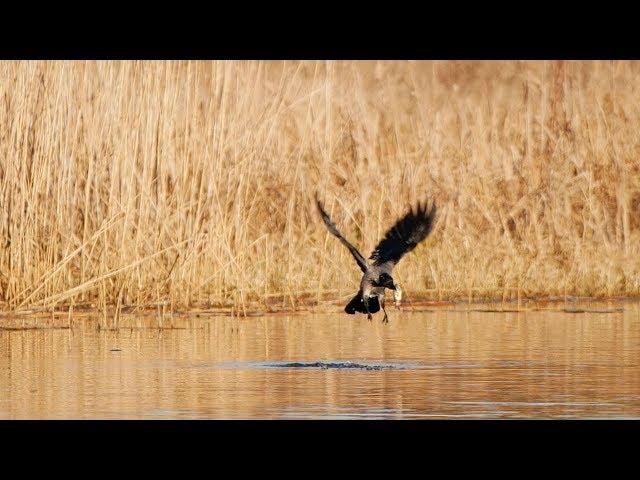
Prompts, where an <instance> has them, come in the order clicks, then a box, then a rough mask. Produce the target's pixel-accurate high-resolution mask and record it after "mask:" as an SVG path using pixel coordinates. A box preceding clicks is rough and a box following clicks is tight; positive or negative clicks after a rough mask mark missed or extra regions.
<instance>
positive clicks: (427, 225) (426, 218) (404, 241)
mask: <svg viewBox="0 0 640 480" xmlns="http://www.w3.org/2000/svg"><path fill="white" fill-rule="evenodd" d="M435 216H436V206H435V204H433V205H432V206H431V208H430V209H427V204H426V203H425V204H424V205H420V204H418V206H417V208H416V209H415V210H414V209H411V210H409V212H408V213H407V214H406V215H405V216H404V217H403V218H401V219H400V220H398V221H397V222H396V224H395V225H394V226H393V227H391V228H390V229H389V231H387V233H386V234H385V236H384V238H383V239H382V240H381V241H380V243H378V245H377V246H376V248H375V249H374V250H373V253H371V256H370V257H369V259H370V260H373V264H374V265H382V264H383V263H386V262H392V263H393V264H394V265H395V264H396V263H398V261H399V260H400V259H401V258H402V256H403V255H404V254H406V253H408V252H410V251H411V250H413V249H414V248H416V245H418V243H420V242H421V241H422V240H424V239H425V238H426V237H427V235H429V233H430V232H431V230H432V229H433V225H434V220H435Z"/></svg>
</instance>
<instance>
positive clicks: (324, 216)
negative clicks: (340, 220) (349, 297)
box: [316, 196, 369, 272]
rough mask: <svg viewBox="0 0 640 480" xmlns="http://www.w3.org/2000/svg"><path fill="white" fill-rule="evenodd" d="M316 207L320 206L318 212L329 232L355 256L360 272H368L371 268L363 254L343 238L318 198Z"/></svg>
mask: <svg viewBox="0 0 640 480" xmlns="http://www.w3.org/2000/svg"><path fill="white" fill-rule="evenodd" d="M316 205H318V211H319V212H320V216H321V217H322V220H323V221H324V224H325V225H326V226H327V228H328V229H329V231H330V232H331V233H332V234H334V235H335V236H336V237H338V239H339V240H340V241H341V242H342V244H343V245H344V246H345V247H347V248H348V249H349V251H350V252H351V255H353V258H355V259H356V262H358V266H359V267H360V270H362V271H363V272H366V271H367V270H368V268H369V265H368V264H367V261H366V260H365V259H364V257H363V256H362V254H361V253H360V252H359V251H358V249H357V248H356V247H354V246H353V245H351V243H349V241H348V240H347V239H346V238H344V237H343V236H342V234H341V233H340V231H339V230H338V228H337V227H336V224H335V223H333V221H332V220H331V217H329V214H327V212H325V210H324V207H323V206H322V202H320V200H318V197H317V196H316Z"/></svg>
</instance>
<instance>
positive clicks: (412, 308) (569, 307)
mask: <svg viewBox="0 0 640 480" xmlns="http://www.w3.org/2000/svg"><path fill="white" fill-rule="evenodd" d="M635 303H640V297H574V296H567V297H536V298H523V299H520V301H518V300H509V301H501V300H495V299H494V300H475V301H472V302H469V301H461V300H458V301H434V300H426V299H424V298H420V297H418V298H417V299H416V300H413V301H406V302H403V305H402V308H401V312H398V311H397V310H396V309H395V307H393V306H390V308H389V313H392V312H395V313H403V314H406V313H428V312H459V313H472V312H475V313H516V314H518V313H528V312H557V313H565V314H581V313H594V314H615V313H622V312H624V310H625V309H624V306H625V305H628V304H635ZM168 306H169V305H168V304H158V305H156V306H151V307H150V306H145V307H133V306H126V307H121V308H120V309H118V310H116V308H115V307H113V306H109V307H107V309H106V310H105V309H100V308H97V307H95V306H91V305H90V304H88V305H84V306H78V305H76V306H73V307H69V306H66V308H65V309H60V308H58V309H55V310H52V309H44V308H39V309H34V308H31V309H25V310H20V311H15V312H11V311H0V331H3V330H51V329H70V328H73V327H74V326H77V325H76V324H78V323H81V324H84V323H86V322H91V323H94V322H97V324H98V329H107V330H117V329H119V328H125V329H126V328H132V327H127V326H125V325H124V324H123V323H121V322H123V321H124V323H128V322H127V320H132V319H140V320H143V319H146V320H155V321H156V322H157V327H150V328H154V329H155V328H159V329H176V328H179V327H176V326H175V325H174V324H173V321H174V320H178V321H184V320H188V321H190V320H207V319H214V318H237V319H247V320H248V319H252V318H263V317H283V316H284V317H287V316H297V317H302V316H305V315H335V314H341V313H343V308H344V306H343V305H342V302H338V301H332V302H321V303H317V302H313V303H308V304H303V303H301V304H299V306H298V308H296V309H291V308H273V307H272V308H270V309H265V308H258V306H257V305H256V304H252V305H247V308H246V309H244V310H243V309H241V308H240V309H238V308H234V307H211V308H198V307H194V308H191V309H174V310H171V309H168V308H167V307H168Z"/></svg>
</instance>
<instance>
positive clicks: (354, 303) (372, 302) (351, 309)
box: [344, 291, 380, 315]
mask: <svg viewBox="0 0 640 480" xmlns="http://www.w3.org/2000/svg"><path fill="white" fill-rule="evenodd" d="M344 311H345V312H347V313H348V314H349V315H353V314H354V313H356V312H360V313H367V309H366V308H364V300H363V299H362V291H359V292H358V293H357V294H356V296H355V297H353V298H352V299H351V301H350V302H349V303H348V304H347V306H346V307H344ZM378 311H380V302H379V301H378V297H370V298H369V312H370V313H376V312H378Z"/></svg>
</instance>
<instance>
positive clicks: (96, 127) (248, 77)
mask: <svg viewBox="0 0 640 480" xmlns="http://www.w3.org/2000/svg"><path fill="white" fill-rule="evenodd" d="M639 74H640V64H639V63H637V62H515V61H513V62H293V61H286V62H283V61H273V62H229V61H225V62H1V63H0V301H1V302H2V308H3V309H5V310H6V309H25V308H31V307H35V306H41V307H47V308H50V307H61V306H63V305H74V304H75V305H78V304H83V303H85V304H86V303H92V304H93V305H95V306H98V307H100V306H103V307H104V306H108V305H113V306H115V305H118V306H126V305H135V306H150V305H158V304H162V303H165V304H170V305H171V307H172V308H189V307H196V306H207V305H218V306H223V305H226V306H234V307H236V308H247V307H248V306H249V305H252V304H255V305H260V304H262V305H267V304H271V303H272V302H273V300H274V299H277V301H278V302H280V304H281V305H282V306H284V307H291V306H298V305H299V304H300V303H301V302H310V301H318V300H341V299H343V298H347V297H348V296H349V295H350V294H352V293H353V291H354V290H355V289H356V288H357V282H358V280H359V271H358V269H357V268H356V267H355V264H354V262H353V261H352V259H351V258H350V257H349V253H348V252H347V251H346V249H344V247H342V246H341V245H340V244H339V242H337V241H336V240H335V238H333V237H330V236H329V235H328V233H327V231H326V229H325V228H324V226H323V225H322V224H321V223H319V222H318V216H317V213H316V211H315V210H314V206H313V202H312V198H313V193H314V191H315V190H318V191H319V193H320V195H321V196H322V197H323V198H324V199H325V202H326V204H327V207H328V208H329V210H330V211H331V213H332V215H333V216H334V219H335V220H336V222H337V223H338V224H339V225H340V227H341V228H342V229H343V231H344V232H345V233H346V234H347V235H348V236H349V237H350V238H351V239H353V240H354V241H355V242H356V243H357V244H358V245H359V246H360V247H361V249H362V250H363V253H366V254H368V253H369V252H370V251H371V249H372V248H373V246H374V245H375V243H376V241H377V240H378V239H379V237H380V236H381V235H382V234H383V233H384V230H385V229H386V228H388V227H389V226H390V225H391V224H392V223H393V221H394V220H395V219H396V217H397V216H398V215H400V214H401V213H402V212H403V211H404V210H405V209H406V208H407V206H408V205H409V204H412V203H414V202H415V201H417V200H419V199H423V198H432V199H434V200H436V202H437V203H438V205H439V207H440V216H439V221H438V225H437V227H436V230H435V232H434V234H433V235H432V236H431V237H430V238H429V239H428V241H426V242H424V244H422V245H420V246H419V247H418V248H417V249H416V250H415V252H414V253H412V254H411V256H410V258H407V259H405V260H403V261H402V262H401V263H400V265H399V267H398V269H397V277H398V279H399V281H400V282H401V283H402V284H403V285H404V287H405V290H406V291H407V292H408V294H409V296H411V295H414V298H415V296H417V295H426V296H429V297H430V298H434V299H450V298H465V299H466V298H468V297H469V296H473V297H474V298H478V297H497V298H515V297H516V296H534V295H542V296H547V295H568V294H571V295H590V296H606V295H637V294H639V293H640V242H639V240H640V160H639V158H640V128H639V127H640V103H639V102H638V98H640V97H639V95H640V76H639Z"/></svg>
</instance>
